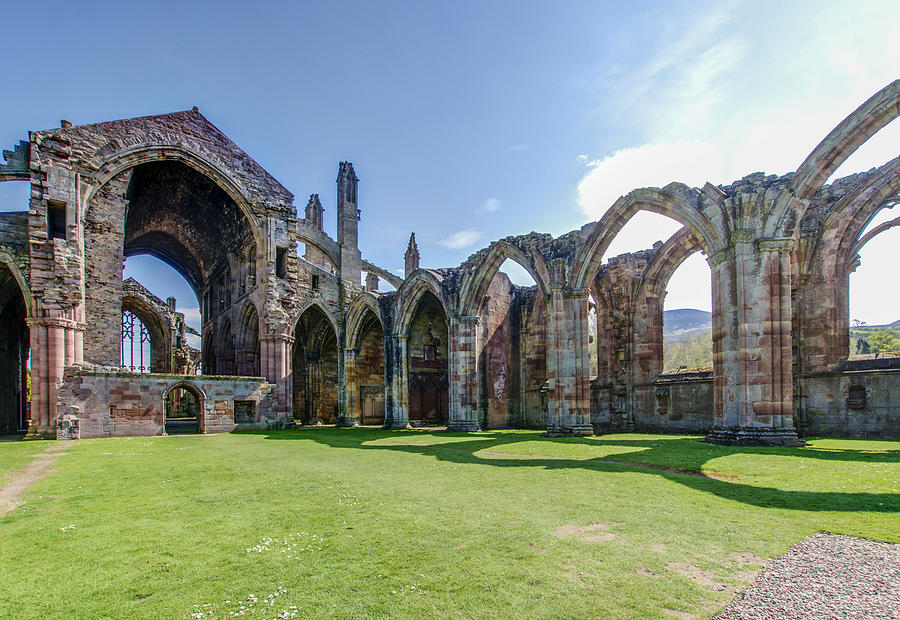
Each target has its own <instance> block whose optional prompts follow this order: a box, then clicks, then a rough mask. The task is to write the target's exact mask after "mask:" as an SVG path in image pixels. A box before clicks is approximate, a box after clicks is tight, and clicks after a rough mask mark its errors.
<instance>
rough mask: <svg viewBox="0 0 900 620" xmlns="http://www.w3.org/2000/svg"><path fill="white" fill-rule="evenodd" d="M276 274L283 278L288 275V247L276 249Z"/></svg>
mask: <svg viewBox="0 0 900 620" xmlns="http://www.w3.org/2000/svg"><path fill="white" fill-rule="evenodd" d="M275 275H276V276H278V277H279V278H283V277H285V276H286V275H287V249H285V248H278V249H277V250H275Z"/></svg>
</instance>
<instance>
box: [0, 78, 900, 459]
mask: <svg viewBox="0 0 900 620" xmlns="http://www.w3.org/2000/svg"><path fill="white" fill-rule="evenodd" d="M898 113H900V81H895V82H893V83H891V84H890V85H888V86H887V87H885V88H884V89H883V90H882V91H880V92H878V93H877V94H875V95H874V96H873V97H872V98H871V99H869V100H868V101H866V102H865V103H864V104H863V105H861V106H860V107H859V108H858V109H857V110H856V111H855V112H854V113H853V114H851V115H850V116H849V117H847V119H845V120H844V121H843V122H842V123H841V124H840V125H839V126H838V127H836V128H835V129H834V130H833V131H832V132H831V133H830V134H828V136H826V137H825V138H824V140H823V141H822V142H821V143H820V144H819V145H818V146H817V147H816V148H815V149H814V150H813V151H812V153H811V154H810V155H809V157H808V158H807V159H806V160H805V161H804V162H803V164H802V165H801V166H800V168H799V169H798V170H797V171H796V172H794V173H792V174H787V175H784V176H765V175H763V174H762V173H756V174H751V175H749V176H746V177H744V178H742V179H740V180H739V181H736V182H734V183H732V184H731V185H726V186H713V185H711V184H709V183H707V184H706V185H705V186H704V187H700V188H693V187H687V186H685V185H682V184H680V183H672V184H669V185H667V186H665V187H663V188H641V189H635V190H634V191H632V192H630V193H628V194H627V195H625V196H623V197H621V198H620V199H619V200H618V201H617V202H616V203H615V204H614V205H612V207H611V208H610V209H609V210H608V211H607V213H606V214H605V215H604V216H603V217H602V219H601V220H600V221H598V222H592V223H589V224H587V225H585V226H584V227H583V228H582V229H580V230H576V231H573V232H570V233H568V234H565V235H562V236H560V237H557V238H554V237H552V236H551V235H549V234H538V233H531V234H528V235H522V236H515V237H507V238H504V239H501V240H499V241H495V242H494V243H491V244H490V245H489V246H488V247H487V248H484V249H482V250H480V251H479V252H477V253H475V254H473V255H472V256H471V257H470V258H469V259H468V260H466V261H465V262H464V263H462V264H461V265H459V266H458V267H454V268H449V269H424V268H420V267H419V253H418V248H417V247H416V243H415V238H414V237H412V238H411V239H410V244H409V248H408V249H407V252H406V256H405V266H406V270H405V277H404V278H399V277H397V276H396V275H394V274H392V273H391V272H389V271H388V270H386V269H382V268H380V267H378V266H377V265H374V264H372V263H371V262H369V261H367V260H365V259H364V258H363V257H362V255H361V253H360V250H359V247H358V234H359V226H360V213H361V212H360V205H359V204H358V200H357V183H358V179H357V176H356V173H355V171H354V168H353V166H352V165H351V164H350V163H346V162H343V163H341V164H340V168H339V172H338V177H337V203H336V208H337V222H338V226H337V239H332V238H331V237H329V236H328V235H327V234H326V233H325V232H324V231H323V213H324V209H323V207H322V204H321V203H320V201H319V198H318V196H317V195H315V194H314V195H312V196H311V197H310V199H309V202H308V204H307V205H306V210H305V213H304V217H298V214H297V209H296V207H295V204H294V196H293V195H292V194H291V193H290V192H289V191H288V190H286V189H285V188H284V187H283V186H282V185H281V184H280V183H279V182H278V181H277V180H275V179H274V178H273V177H272V176H270V175H269V174H268V173H267V172H266V171H265V170H263V169H262V168H261V167H260V166H259V165H258V164H257V163H256V162H255V161H254V160H253V159H251V158H250V157H249V156H248V155H247V154H246V153H244V152H243V151H241V150H240V149H239V148H238V147H237V146H236V145H235V144H234V143H232V142H231V141H230V140H229V139H228V138H227V137H226V136H225V135H224V134H222V133H221V132H220V131H219V130H218V129H217V128H216V127H215V126H213V125H212V124H211V123H210V122H209V121H208V120H207V119H206V118H204V116H202V115H201V114H200V113H199V111H198V110H197V109H196V108H194V109H193V110H190V111H186V112H176V113H173V114H163V115H159V116H150V117H145V118H135V119H129V120H119V121H111V122H104V123H99V124H93V125H84V126H72V125H71V123H68V122H66V121H63V122H62V123H61V127H60V128H58V129H51V130H47V131H33V132H30V133H29V134H28V139H27V140H24V141H22V142H20V143H19V144H18V146H15V148H13V150H11V151H4V152H3V157H4V160H5V163H3V161H0V181H10V182H21V183H29V184H30V188H31V192H30V199H29V203H28V205H27V207H28V208H27V210H25V211H22V212H12V213H3V214H0V222H2V223H0V291H2V294H0V317H2V320H0V323H2V328H0V342H2V349H0V364H2V368H0V426H2V429H3V431H5V432H15V431H23V430H27V436H28V437H35V438H37V437H45V438H49V437H57V436H58V437H82V438H84V437H103V436H112V435H159V434H163V433H165V432H166V427H167V419H173V420H174V419H176V418H178V419H183V418H189V419H193V420H194V423H195V427H194V428H195V430H199V431H200V432H219V431H230V430H233V429H235V428H267V427H268V428H273V427H283V426H288V425H290V426H292V425H294V424H316V423H323V424H337V425H346V426H351V425H356V424H375V425H383V426H384V427H386V428H407V427H408V426H410V425H413V426H418V425H446V426H447V427H448V428H449V429H450V430H456V431H476V430H479V429H484V428H503V427H541V428H545V429H546V430H547V433H548V434H550V435H557V436H559V435H563V436H564V435H586V434H591V433H594V432H598V431H603V430H616V429H618V430H633V429H638V430H641V429H646V430H655V431H673V432H674V431H677V432H696V433H705V434H707V438H708V440H710V441H713V442H719V443H737V444H745V443H746V444H775V445H795V444H797V443H798V442H799V439H798V437H799V436H803V435H843V436H885V437H898V436H900V363H898V362H900V359H898V358H896V357H894V358H892V357H886V358H881V359H869V358H863V359H857V358H851V357H850V355H849V354H850V351H849V336H848V326H849V316H848V297H849V292H848V276H849V274H850V272H852V271H853V270H854V269H855V268H856V265H857V264H858V260H859V259H858V254H857V253H858V251H859V249H860V248H861V247H862V245H863V244H865V243H866V242H867V241H869V240H870V239H871V238H872V236H874V235H875V234H877V233H879V232H882V231H883V230H886V229H887V228H889V227H891V226H896V225H898V224H900V218H897V219H895V220H892V221H890V222H887V223H886V224H883V225H881V226H878V227H877V228H875V229H873V230H871V231H869V232H866V233H865V234H863V232H864V231H865V229H866V227H867V225H868V223H869V222H870V221H871V220H872V218H873V217H874V216H875V215H876V213H878V212H879V211H880V210H881V209H883V208H888V207H892V206H893V204H894V203H895V202H897V201H898V191H900V157H898V158H897V159H894V160H892V161H889V162H887V163H885V164H884V165H882V166H881V167H879V168H877V169H873V170H871V171H869V172H864V173H860V174H854V175H851V176H848V177H846V178H842V179H838V180H836V181H834V182H832V183H830V184H827V185H826V184H825V183H826V181H827V180H828V179H829V178H830V176H831V175H832V173H833V172H834V171H835V170H836V169H837V167H838V166H839V165H840V164H841V163H842V162H843V161H844V160H845V159H846V158H847V157H848V156H849V155H850V154H851V153H852V152H853V151H855V150H856V148H857V147H859V145H860V144H862V143H863V142H864V141H865V140H867V139H868V138H869V137H870V136H872V135H873V134H875V133H876V132H877V131H879V130H880V129H881V128H882V127H884V126H885V125H887V124H888V123H889V122H890V121H892V120H893V119H894V118H895V117H897V116H898ZM23 206H24V205H23ZM640 210H647V211H651V212H655V213H658V214H662V215H666V216H669V217H671V218H674V219H675V220H677V221H679V222H680V223H681V224H683V228H681V230H680V231H679V232H677V233H676V234H675V235H673V236H672V237H671V238H670V239H668V240H667V241H665V242H664V243H658V244H656V245H654V247H653V248H651V249H648V250H644V251H640V252H635V253H631V254H626V255H623V256H619V257H615V258H614V259H613V260H609V261H606V262H604V258H605V257H604V254H605V251H606V249H607V247H608V246H609V244H610V242H611V241H612V239H613V238H614V237H615V236H616V234H617V233H618V232H619V231H620V230H621V229H622V227H623V226H624V225H625V224H626V223H627V222H628V220H629V218H631V216H632V215H634V214H635V213H637V212H638V211H640ZM694 252H702V253H703V254H704V255H705V256H706V259H707V261H708V263H709V266H710V269H711V277H712V306H713V309H712V347H713V368H712V371H711V372H695V373H670V374H666V373H663V366H662V348H663V300H664V297H665V291H666V286H667V283H668V281H669V278H670V277H671V275H672V273H673V272H674V270H675V269H676V268H677V267H678V266H679V265H680V264H681V263H682V261H684V260H685V259H686V258H687V257H688V256H690V255H692V254H693V253H694ZM139 254H150V255H152V256H155V257H157V258H159V259H161V260H163V261H165V262H166V263H168V264H169V265H172V266H173V267H174V268H175V269H176V270H177V271H178V272H179V273H180V274H182V275H183V276H184V278H185V279H186V280H187V282H188V283H189V284H190V286H191V287H192V288H193V290H194V291H195V292H196V293H197V298H198V299H199V300H200V305H201V315H202V330H201V331H202V333H201V334H199V336H200V337H201V347H200V351H199V352H198V351H196V350H194V349H192V348H191V347H190V346H188V345H187V341H186V333H187V332H189V331H191V330H190V329H189V328H187V327H186V326H185V323H184V317H183V316H182V315H181V314H180V313H179V312H177V309H176V306H175V302H174V300H173V299H169V300H167V301H163V300H160V299H158V298H156V297H155V296H154V295H153V294H151V293H150V292H149V291H147V290H146V289H145V288H144V287H143V286H142V285H141V284H140V283H138V282H135V281H134V280H130V279H129V280H127V281H123V264H124V260H125V259H126V258H127V257H129V256H134V255H139ZM507 259H512V260H513V261H515V262H517V263H519V264H520V265H521V266H522V267H524V268H525V269H526V270H527V271H528V273H530V274H531V276H532V277H533V278H534V281H535V282H536V285H535V286H533V287H519V286H514V285H513V284H511V282H510V281H509V279H508V278H507V277H506V275H505V274H503V273H502V272H500V271H498V270H499V267H500V266H501V264H502V263H503V262H504V261H505V260H507ZM363 274H365V278H364V279H363ZM382 282H387V283H388V284H389V285H390V288H393V289H396V290H391V291H387V292H386V291H383V290H379V286H382ZM384 288H388V287H387V286H385V287H384ZM592 309H593V311H592ZM591 321H596V330H595V331H596V337H595V338H592V337H591V332H592V329H591V327H590V325H589V323H590V322H591ZM138 333H139V334H140V336H139V339H140V341H141V343H144V342H147V343H149V353H148V354H147V356H146V359H144V358H143V354H141V359H140V360H138V361H137V362H135V359H134V357H133V354H134V349H133V348H132V358H131V359H128V360H126V359H125V356H124V354H123V351H124V347H123V338H125V337H126V335H127V336H128V337H129V338H132V339H135V338H138V336H137V335H136V334H138ZM591 347H595V348H596V357H597V363H596V365H595V369H593V370H592V367H591V362H590V358H591V352H590V349H591ZM139 348H140V347H139ZM145 348H146V347H144V348H140V350H141V351H144V350H145ZM29 357H30V375H31V380H30V400H29V399H28V398H27V392H28V389H27V386H26V374H27V373H26V361H27V360H28V359H29ZM132 367H134V368H132ZM198 370H199V372H198ZM142 371H149V372H142Z"/></svg>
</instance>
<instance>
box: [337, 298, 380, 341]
mask: <svg viewBox="0 0 900 620" xmlns="http://www.w3.org/2000/svg"><path fill="white" fill-rule="evenodd" d="M370 317H374V319H375V320H377V321H378V324H379V325H380V326H381V328H382V329H384V325H383V321H382V319H381V309H380V308H379V306H378V299H377V298H376V297H375V295H373V294H372V293H369V292H364V293H361V294H360V295H359V296H357V297H356V299H354V300H353V302H352V303H351V304H350V308H349V309H348V310H347V315H346V318H345V319H344V325H345V327H344V329H345V333H346V334H347V336H346V340H347V348H348V349H353V348H356V347H357V346H358V345H359V341H360V338H361V336H362V330H363V328H364V327H365V325H366V323H367V322H368V321H369V320H370Z"/></svg>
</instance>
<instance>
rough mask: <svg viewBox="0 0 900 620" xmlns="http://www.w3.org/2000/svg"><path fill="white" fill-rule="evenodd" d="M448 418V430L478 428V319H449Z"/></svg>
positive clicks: (466, 430)
mask: <svg viewBox="0 0 900 620" xmlns="http://www.w3.org/2000/svg"><path fill="white" fill-rule="evenodd" d="M449 334H450V342H449V343H448V347H447V350H448V352H449V358H450V359H449V368H448V371H449V373H450V376H449V379H450V416H449V420H448V422H447V430H448V431H460V432H472V431H477V430H480V429H479V428H478V401H479V399H478V387H479V381H478V372H477V363H476V362H477V355H476V351H477V349H476V345H477V342H476V341H477V338H478V317H477V316H461V317H451V318H450V325H449Z"/></svg>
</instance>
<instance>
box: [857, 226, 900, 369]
mask: <svg viewBox="0 0 900 620" xmlns="http://www.w3.org/2000/svg"><path fill="white" fill-rule="evenodd" d="M888 215H894V216H897V215H900V213H897V212H896V209H894V213H893V214H891V213H890V210H888V209H885V210H883V211H882V212H880V213H879V214H878V216H876V218H875V219H873V223H872V224H870V225H869V227H868V228H867V230H872V229H873V228H874V227H875V226H877V225H878V224H879V223H884V222H885V221H888V220H890V219H893V218H891V217H888ZM898 244H900V228H889V229H886V230H885V231H884V232H881V233H879V234H877V235H875V236H874V237H872V238H871V239H870V240H869V241H868V242H867V243H865V245H863V246H862V247H861V248H860V249H859V253H858V256H859V263H858V266H856V268H855V269H854V270H853V271H852V272H851V273H850V276H849V282H848V286H849V287H850V290H849V296H850V299H849V304H850V312H849V315H850V326H849V328H850V343H849V344H850V347H849V355H850V357H851V358H859V357H873V356H877V357H884V356H894V355H897V354H900V290H898V289H897V287H896V286H892V285H891V284H889V283H888V282H886V278H888V277H889V276H887V275H886V273H885V269H884V265H891V264H893V263H894V262H895V261H896V253H897V250H896V249H897V246H898ZM851 267H852V266H851Z"/></svg>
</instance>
